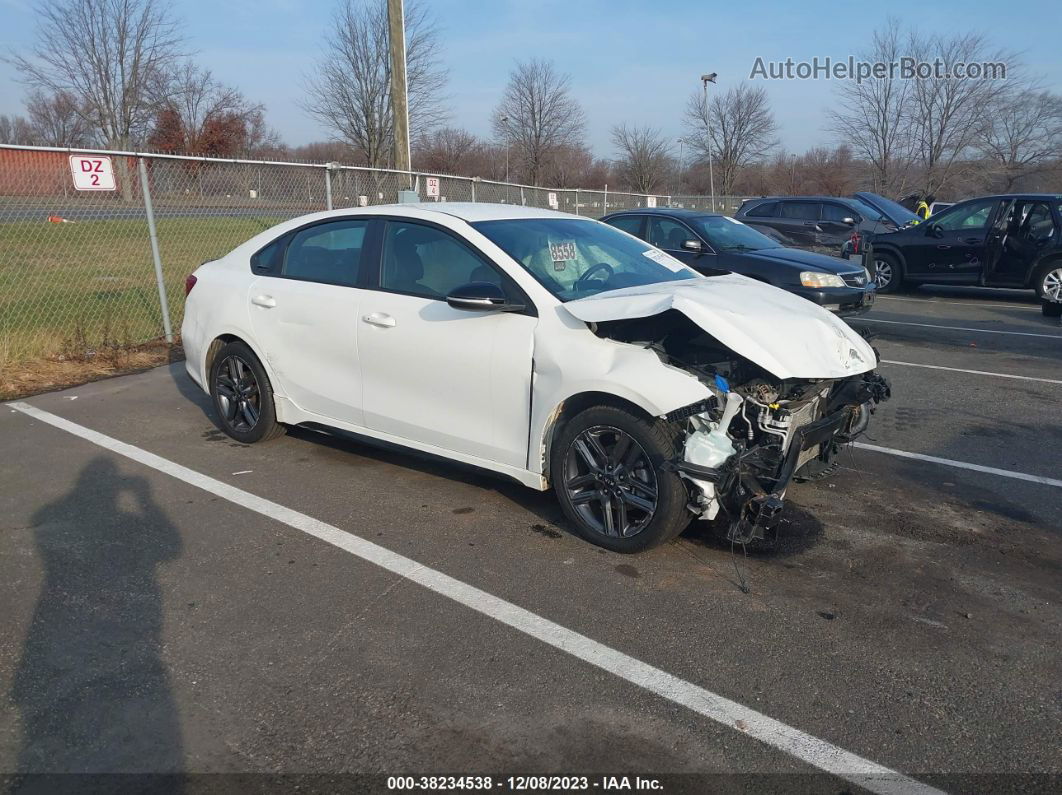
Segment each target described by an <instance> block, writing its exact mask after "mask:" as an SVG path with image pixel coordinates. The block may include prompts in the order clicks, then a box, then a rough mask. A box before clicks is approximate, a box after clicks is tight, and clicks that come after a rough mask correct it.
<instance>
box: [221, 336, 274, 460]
mask: <svg viewBox="0 0 1062 795" xmlns="http://www.w3.org/2000/svg"><path fill="white" fill-rule="evenodd" d="M210 397H211V398H213V400H214V411H216V412H217V415H218V425H219V426H220V427H221V430H223V431H224V432H225V433H227V434H228V435H229V436H231V437H232V438H233V439H235V440H236V441H238V442H243V443H244V444H254V443H255V442H265V441H268V440H270V439H275V438H276V437H278V436H281V435H283V434H284V431H285V430H286V429H285V428H284V426H283V425H281V424H280V423H279V422H277V414H276V405H275V403H274V402H273V387H272V385H271V384H270V383H269V376H267V375H266V372H265V368H264V367H262V363H261V362H260V361H258V357H257V356H255V355H254V352H253V351H252V350H251V349H250V348H248V347H247V345H246V344H245V343H243V342H230V343H228V344H226V345H224V346H222V348H221V350H219V351H218V352H217V355H216V356H215V357H214V361H213V362H212V363H211V365H210Z"/></svg>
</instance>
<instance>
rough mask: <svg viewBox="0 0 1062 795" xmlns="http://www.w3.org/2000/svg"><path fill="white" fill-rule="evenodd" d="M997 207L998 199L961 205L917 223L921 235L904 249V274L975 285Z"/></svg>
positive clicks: (984, 256) (982, 267)
mask: <svg viewBox="0 0 1062 795" xmlns="http://www.w3.org/2000/svg"><path fill="white" fill-rule="evenodd" d="M998 205H999V199H981V200H978V201H971V202H965V203H963V204H962V205H959V206H956V207H953V208H950V209H948V210H945V211H944V212H943V213H941V215H940V216H939V217H934V218H933V219H931V220H930V221H928V222H923V223H921V224H919V225H918V227H917V230H918V231H920V232H923V234H922V235H921V236H920V237H918V241H917V243H915V244H914V245H912V246H910V247H909V248H908V249H907V252H906V253H908V257H907V274H908V275H909V276H911V277H912V278H915V279H918V278H919V277H925V278H927V279H928V280H931V281H935V282H956V283H961V284H975V283H977V282H979V281H980V279H981V273H982V271H983V269H984V263H985V258H986V256H987V244H988V232H989V226H990V224H991V223H992V221H993V220H994V217H995V210H996V208H997V206H998ZM916 234H917V233H916Z"/></svg>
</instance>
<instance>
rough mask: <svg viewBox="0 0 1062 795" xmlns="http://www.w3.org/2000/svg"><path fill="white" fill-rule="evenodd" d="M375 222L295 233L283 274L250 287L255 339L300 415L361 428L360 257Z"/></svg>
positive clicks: (340, 222)
mask: <svg viewBox="0 0 1062 795" xmlns="http://www.w3.org/2000/svg"><path fill="white" fill-rule="evenodd" d="M371 223H372V222H371V221H369V220H365V219H362V220H353V219H350V220H336V221H329V222H327V223H321V224H315V225H313V226H309V227H306V228H304V229H302V230H300V231H298V232H296V233H295V234H294V235H292V237H291V238H290V241H289V242H288V244H287V247H286V250H285V252H284V253H283V261H282V263H280V265H279V267H278V270H277V273H275V274H274V275H260V276H258V277H257V278H255V280H254V281H253V282H252V283H251V287H250V290H249V291H248V295H247V301H248V302H249V304H250V307H249V310H250V316H251V324H252V326H253V328H254V333H255V338H256V340H257V341H258V342H259V344H260V347H261V350H263V351H264V352H265V356H266V360H267V361H268V363H269V366H270V369H271V370H272V372H273V375H274V377H275V378H276V379H277V380H278V381H279V384H278V386H279V388H280V389H281V390H282V391H283V393H284V394H285V395H287V396H288V397H289V398H290V399H291V401H292V402H293V403H294V404H295V405H296V406H298V407H299V408H301V409H303V410H305V411H309V412H312V413H314V414H318V415H320V416H322V417H328V418H332V419H336V420H341V421H343V422H349V423H353V424H355V425H361V424H362V415H361V399H362V385H361V368H360V365H359V363H358V351H357V344H356V333H357V324H356V320H357V317H358V310H359V307H360V305H361V301H362V299H363V298H364V296H365V291H364V290H362V289H360V288H359V287H358V286H357V285H358V284H359V271H360V267H361V263H362V250H363V248H365V245H366V241H367V238H368V231H369V229H370V225H371Z"/></svg>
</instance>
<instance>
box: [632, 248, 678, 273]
mask: <svg viewBox="0 0 1062 795" xmlns="http://www.w3.org/2000/svg"><path fill="white" fill-rule="evenodd" d="M642 256H645V257H648V258H649V259H651V260H652V261H653V262H656V263H658V264H660V265H663V266H664V267H665V268H667V269H668V270H669V271H674V272H675V273H681V272H682V271H684V270H686V266H685V265H683V264H682V263H681V262H679V261H678V260H677V259H675V258H674V257H672V256H671V255H670V254H665V253H664V252H663V251H660V250H658V249H655V248H651V249H649V250H648V251H643V252H642Z"/></svg>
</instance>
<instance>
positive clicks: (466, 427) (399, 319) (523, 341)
mask: <svg viewBox="0 0 1062 795" xmlns="http://www.w3.org/2000/svg"><path fill="white" fill-rule="evenodd" d="M381 251H382V256H381V260H380V267H379V280H378V285H377V287H376V288H375V289H373V290H371V291H368V292H367V294H366V296H365V297H364V300H363V301H362V302H361V304H360V305H359V308H358V312H357V317H358V321H357V327H358V351H359V354H360V359H361V364H362V372H363V374H364V409H365V424H366V426H367V427H369V428H372V429H373V430H376V431H379V432H381V433H384V434H388V435H390V436H392V437H397V438H398V439H399V440H402V439H406V440H411V441H415V442H418V443H420V444H425V445H431V446H433V447H436V448H439V452H440V453H442V454H448V453H459V454H465V455H470V456H475V457H478V458H485V459H488V460H490V461H496V462H499V463H503V464H508V465H510V466H517V467H525V466H526V465H527V434H528V424H529V421H530V411H531V370H532V367H531V356H532V349H533V339H534V331H535V326H536V325H537V322H538V319H537V316H536V315H535V313H534V310H533V307H532V306H531V303H530V299H529V298H528V297H527V296H526V295H524V294H523V292H522V291H520V290H519V288H518V287H517V286H516V285H515V284H514V283H513V282H512V280H511V279H510V278H509V277H508V276H507V275H505V274H504V273H503V272H502V271H501V269H499V268H498V267H497V266H496V265H495V264H494V263H492V262H491V261H490V260H489V259H488V258H487V257H486V256H484V255H483V254H481V253H480V252H478V251H476V250H474V249H473V248H472V247H471V245H469V244H468V243H467V242H466V241H464V240H462V239H461V238H459V237H458V236H457V235H456V234H454V233H453V232H451V231H450V230H447V229H444V228H442V227H438V226H435V225H431V224H425V223H418V222H412V221H407V220H400V219H394V220H389V221H388V222H387V224H386V228H385V230H384V232H383V239H382V243H381ZM473 281H476V282H491V283H494V284H497V285H499V286H501V287H502V288H503V289H504V290H505V291H506V292H507V293H508V294H509V295H510V297H511V298H513V299H515V300H516V301H519V302H520V303H525V304H526V305H527V306H528V310H527V311H525V312H524V313H515V312H482V311H470V310H464V309H454V308H453V307H451V306H450V305H449V304H447V303H446V295H447V294H448V293H449V292H451V291H452V290H453V289H454V288H456V287H459V286H461V285H463V284H466V283H468V282H473Z"/></svg>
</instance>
